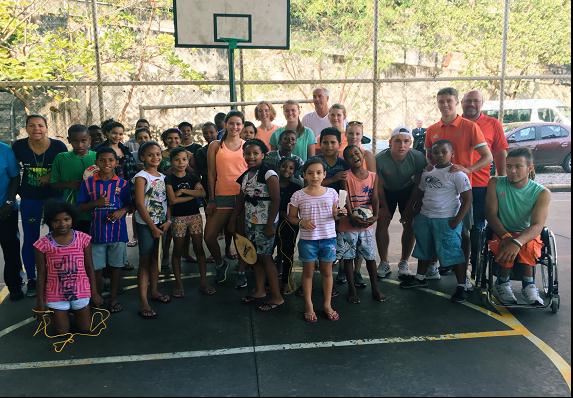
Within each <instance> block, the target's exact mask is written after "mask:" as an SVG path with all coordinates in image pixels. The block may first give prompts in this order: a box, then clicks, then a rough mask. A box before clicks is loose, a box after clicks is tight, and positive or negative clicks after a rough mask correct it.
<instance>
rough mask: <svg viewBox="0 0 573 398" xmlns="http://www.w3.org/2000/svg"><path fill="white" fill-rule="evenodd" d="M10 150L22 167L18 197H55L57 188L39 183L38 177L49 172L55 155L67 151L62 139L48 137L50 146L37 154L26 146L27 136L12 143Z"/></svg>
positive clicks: (42, 198) (40, 198)
mask: <svg viewBox="0 0 573 398" xmlns="http://www.w3.org/2000/svg"><path fill="white" fill-rule="evenodd" d="M12 150H13V151H14V155H15V156H16V160H17V161H18V162H19V163H21V164H22V168H23V169H24V173H23V174H22V181H21V182H20V189H19V190H18V193H19V194H20V197H21V198H22V199H38V200H44V199H48V198H53V197H57V196H58V195H59V193H58V191H57V190H55V189H52V188H50V186H49V185H44V186H42V185H40V177H43V176H46V175H48V174H50V172H51V171H52V163H53V162H54V159H55V158H56V155H57V154H58V153H61V152H67V151H68V148H67V147H66V145H65V144H64V143H63V142H62V141H59V140H54V139H52V138H50V146H49V147H48V149H46V152H44V153H43V154H41V155H37V154H35V153H34V152H33V151H32V150H31V149H30V147H29V146H28V138H22V139H20V140H17V141H16V142H14V144H12Z"/></svg>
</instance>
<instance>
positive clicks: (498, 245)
mask: <svg viewBox="0 0 573 398" xmlns="http://www.w3.org/2000/svg"><path fill="white" fill-rule="evenodd" d="M506 165H507V176H505V177H494V178H491V179H490V181H489V184H488V187H487V196H486V218H487V222H488V224H489V228H490V229H491V230H492V231H493V237H492V240H491V241H489V247H490V250H491V252H492V253H493V255H494V256H495V262H496V263H497V265H499V272H498V276H497V281H496V283H495V287H494V289H493V290H494V291H495V294H496V295H497V297H498V299H499V300H500V301H501V302H502V303H503V304H515V303H517V299H516V298H515V295H514V294H513V291H512V289H511V282H510V274H511V270H512V268H513V267H514V265H515V264H518V265H519V266H521V267H522V269H523V272H522V275H523V277H522V294H523V297H524V299H525V301H526V302H527V303H528V304H531V305H543V304H544V303H543V300H542V299H541V297H540V296H539V291H538V289H537V287H536V286H535V283H534V272H535V268H534V266H535V264H536V263H537V259H538V258H539V256H540V255H541V248H542V246H543V243H542V241H541V238H540V233H541V230H542V229H543V227H544V225H545V221H546V219H547V214H548V212H549V201H550V199H551V198H550V193H549V190H547V189H546V188H545V187H543V186H542V185H541V184H538V183H537V182H535V181H533V180H532V179H531V178H530V176H531V175H532V173H533V170H534V166H533V155H532V153H531V150H530V149H528V148H516V149H513V150H511V151H510V152H509V153H508V155H507V159H506Z"/></svg>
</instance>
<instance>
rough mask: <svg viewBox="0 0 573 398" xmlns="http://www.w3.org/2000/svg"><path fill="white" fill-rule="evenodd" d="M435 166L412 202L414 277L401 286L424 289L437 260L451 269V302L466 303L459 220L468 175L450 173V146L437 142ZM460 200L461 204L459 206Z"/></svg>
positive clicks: (466, 203) (468, 196) (466, 200)
mask: <svg viewBox="0 0 573 398" xmlns="http://www.w3.org/2000/svg"><path fill="white" fill-rule="evenodd" d="M431 150H432V160H433V162H435V165H434V166H435V167H434V168H433V169H432V170H430V171H424V172H423V173H422V178H421V181H420V185H419V186H418V193H417V197H416V199H415V203H416V204H415V212H416V211H417V210H418V209H419V208H420V204H421V210H420V214H418V215H416V217H415V219H414V235H415V236H416V247H415V248H414V253H412V256H413V257H415V258H417V259H418V271H417V274H416V276H409V277H408V278H407V279H406V280H404V281H403V282H402V283H400V287H401V288H403V289H408V288H412V287H425V286H427V282H426V280H425V277H426V271H427V269H428V266H429V265H430V264H432V263H433V262H434V260H435V258H436V257H437V258H438V259H439V260H440V264H441V265H442V266H444V267H454V271H455V274H456V278H457V281H458V285H457V287H456V291H455V292H454V294H453V295H452V297H451V299H452V302H458V303H461V302H464V301H465V300H466V260H465V255H464V252H463V251H462V224H461V223H462V220H463V219H464V217H465V215H466V213H467V212H468V211H469V209H470V206H471V203H472V190H471V185H470V180H469V178H468V176H467V175H466V174H465V173H464V172H462V171H455V172H452V171H451V170H450V169H451V168H452V162H451V160H452V156H453V154H454V150H453V144H452V142H451V141H448V140H439V141H436V142H435V143H434V144H433V145H432V148H431ZM460 201H461V204H460Z"/></svg>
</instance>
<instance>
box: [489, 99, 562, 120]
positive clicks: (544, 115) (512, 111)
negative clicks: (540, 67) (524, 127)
mask: <svg viewBox="0 0 573 398" xmlns="http://www.w3.org/2000/svg"><path fill="white" fill-rule="evenodd" d="M482 112H483V113H485V114H486V115H488V116H491V117H494V118H496V119H499V101H485V102H484V104H483V107H482ZM516 122H531V123H543V122H551V123H563V124H566V125H568V126H571V108H570V107H569V106H567V105H565V104H563V102H561V101H559V100H554V99H521V100H507V101H504V103H503V124H506V123H516Z"/></svg>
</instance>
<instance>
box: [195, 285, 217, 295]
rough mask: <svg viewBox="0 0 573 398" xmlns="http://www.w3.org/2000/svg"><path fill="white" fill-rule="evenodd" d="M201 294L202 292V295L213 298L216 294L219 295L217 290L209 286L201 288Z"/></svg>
mask: <svg viewBox="0 0 573 398" xmlns="http://www.w3.org/2000/svg"><path fill="white" fill-rule="evenodd" d="M199 292H201V294H204V295H205V296H212V295H214V294H215V293H217V290H215V288H214V287H212V286H207V287H200V288H199Z"/></svg>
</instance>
